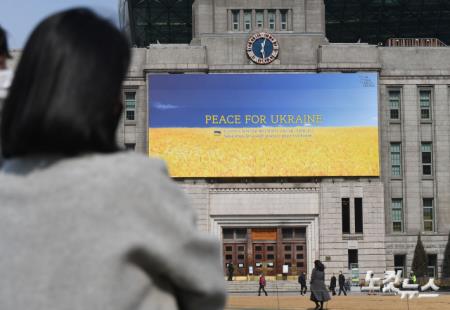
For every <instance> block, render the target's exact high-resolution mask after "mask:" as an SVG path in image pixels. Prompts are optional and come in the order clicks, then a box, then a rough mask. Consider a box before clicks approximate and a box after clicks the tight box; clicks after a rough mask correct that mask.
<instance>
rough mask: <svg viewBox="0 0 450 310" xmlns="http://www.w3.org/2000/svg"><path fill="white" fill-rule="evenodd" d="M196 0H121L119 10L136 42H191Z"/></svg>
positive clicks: (136, 44)
mask: <svg viewBox="0 0 450 310" xmlns="http://www.w3.org/2000/svg"><path fill="white" fill-rule="evenodd" d="M193 2H194V1H193V0H120V1H119V14H120V18H119V19H120V23H121V28H122V29H124V30H125V31H126V32H127V33H128V35H129V37H130V40H131V43H132V45H133V46H137V47H144V46H148V45H149V44H155V43H189V42H190V41H191V39H192V3H193Z"/></svg>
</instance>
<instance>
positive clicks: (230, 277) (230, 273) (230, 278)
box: [227, 263, 234, 281]
mask: <svg viewBox="0 0 450 310" xmlns="http://www.w3.org/2000/svg"><path fill="white" fill-rule="evenodd" d="M227 269H228V281H233V274H234V266H233V263H229V264H228V267H227Z"/></svg>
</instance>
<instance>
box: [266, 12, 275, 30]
mask: <svg viewBox="0 0 450 310" xmlns="http://www.w3.org/2000/svg"><path fill="white" fill-rule="evenodd" d="M267 14H268V15H267V17H268V21H269V29H270V30H272V31H275V16H276V15H275V11H273V10H269V11H268V12H267Z"/></svg>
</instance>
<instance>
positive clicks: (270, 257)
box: [253, 242, 277, 276]
mask: <svg viewBox="0 0 450 310" xmlns="http://www.w3.org/2000/svg"><path fill="white" fill-rule="evenodd" d="M276 248H277V245H276V243H275V242H271V243H261V242H257V243H256V242H255V243H253V262H254V264H255V270H254V272H255V274H256V275H259V274H261V272H264V273H265V274H266V275H268V276H274V275H276V266H277V255H276V253H277V252H276Z"/></svg>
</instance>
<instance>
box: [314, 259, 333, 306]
mask: <svg viewBox="0 0 450 310" xmlns="http://www.w3.org/2000/svg"><path fill="white" fill-rule="evenodd" d="M330 299H331V297H330V294H329V293H328V290H327V287H326V286H325V266H324V265H323V264H322V262H321V261H320V260H316V261H314V269H313V271H312V273H311V300H312V301H314V302H315V304H316V308H315V310H317V309H319V310H322V309H323V302H324V301H328V300H330Z"/></svg>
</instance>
